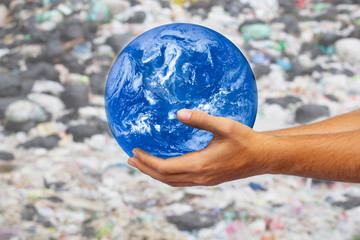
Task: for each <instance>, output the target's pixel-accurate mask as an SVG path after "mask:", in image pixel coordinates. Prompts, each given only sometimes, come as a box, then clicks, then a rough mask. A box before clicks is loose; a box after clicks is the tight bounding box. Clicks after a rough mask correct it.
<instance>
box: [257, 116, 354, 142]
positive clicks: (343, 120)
mask: <svg viewBox="0 0 360 240" xmlns="http://www.w3.org/2000/svg"><path fill="white" fill-rule="evenodd" d="M358 129H360V110H355V111H353V112H350V113H346V114H343V115H339V116H336V117H333V118H330V119H327V120H324V121H321V122H318V123H313V124H309V125H303V126H299V127H293V128H287V129H281V130H276V131H268V132H264V133H268V134H272V135H278V136H283V135H306V134H327V133H338V132H346V131H353V130H358Z"/></svg>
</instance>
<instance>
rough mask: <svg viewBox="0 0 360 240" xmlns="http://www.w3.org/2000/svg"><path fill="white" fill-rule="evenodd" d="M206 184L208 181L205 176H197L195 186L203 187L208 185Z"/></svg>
mask: <svg viewBox="0 0 360 240" xmlns="http://www.w3.org/2000/svg"><path fill="white" fill-rule="evenodd" d="M208 182H209V179H208V177H206V176H199V177H197V178H196V179H195V183H196V184H199V185H203V186H205V185H206V184H208Z"/></svg>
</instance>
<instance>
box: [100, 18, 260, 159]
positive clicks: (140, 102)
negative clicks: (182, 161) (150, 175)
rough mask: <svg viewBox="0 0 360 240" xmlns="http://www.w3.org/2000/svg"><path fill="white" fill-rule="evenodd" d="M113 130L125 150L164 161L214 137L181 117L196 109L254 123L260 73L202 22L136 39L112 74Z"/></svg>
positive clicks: (108, 94) (108, 104)
mask: <svg viewBox="0 0 360 240" xmlns="http://www.w3.org/2000/svg"><path fill="white" fill-rule="evenodd" d="M105 108H106V114H107V118H108V123H109V127H110V129H111V131H112V133H113V135H114V137H115V139H116V140H117V142H118V143H119V145H120V146H121V147H122V149H123V150H124V151H125V152H126V153H127V154H128V155H129V156H133V154H132V150H133V149H134V148H141V149H143V150H145V151H147V152H149V153H150V154H153V155H155V156H157V157H160V158H169V157H174V156H180V155H183V154H185V153H188V152H193V151H198V150H201V149H204V148H205V147H206V146H207V145H208V144H209V142H210V141H211V139H212V138H213V134H212V133H210V132H207V131H204V130H199V129H195V128H192V127H189V126H187V125H185V124H183V123H181V122H179V121H178V120H177V118H176V113H177V111H179V110H180V109H183V108H187V109H194V110H200V111H204V112H207V113H209V114H211V115H214V116H222V117H227V118H231V119H234V120H236V121H239V122H240V123H243V124H245V125H247V126H249V127H252V126H253V124H254V121H255V117H256V112H257V88H256V82H255V78H254V74H253V72H252V70H251V68H250V66H249V63H248V62H247V60H246V58H245V57H244V55H243V54H242V53H241V52H240V50H239V49H238V48H237V47H236V46H235V45H234V44H233V43H232V42H231V41H230V40H228V39H227V38H225V37H224V36H223V35H221V34H220V33H218V32H215V31H213V30H211V29H209V28H206V27H203V26H199V25H194V24H185V23H177V24H169V25H164V26H160V27H157V28H154V29H151V30H149V31H147V32H145V33H143V34H142V35H140V36H138V37H137V38H135V39H134V40H133V41H132V42H131V43H129V44H128V45H127V46H126V48H124V50H123V51H122V52H121V53H120V55H119V56H118V58H117V59H116V61H115V62H114V64H113V66H112V68H111V70H110V72H109V76H108V79H107V83H106V91H105Z"/></svg>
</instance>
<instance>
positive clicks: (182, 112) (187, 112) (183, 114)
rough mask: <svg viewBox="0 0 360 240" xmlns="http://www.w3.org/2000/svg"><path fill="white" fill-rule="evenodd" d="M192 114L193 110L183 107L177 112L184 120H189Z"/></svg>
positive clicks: (180, 118)
mask: <svg viewBox="0 0 360 240" xmlns="http://www.w3.org/2000/svg"><path fill="white" fill-rule="evenodd" d="M191 114H192V112H191V110H187V109H181V110H180V111H178V112H177V115H178V118H179V120H183V121H189V120H190V117H191Z"/></svg>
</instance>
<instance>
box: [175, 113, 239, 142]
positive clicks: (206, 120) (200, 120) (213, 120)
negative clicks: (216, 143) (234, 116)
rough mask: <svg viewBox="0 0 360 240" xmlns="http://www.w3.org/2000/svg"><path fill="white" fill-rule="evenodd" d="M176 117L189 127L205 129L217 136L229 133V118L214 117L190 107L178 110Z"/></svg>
mask: <svg viewBox="0 0 360 240" xmlns="http://www.w3.org/2000/svg"><path fill="white" fill-rule="evenodd" d="M177 118H178V119H179V121H180V122H182V123H184V124H186V125H188V126H190V127H194V128H198V129H202V130H206V131H209V132H212V133H214V134H215V135H219V136H224V135H227V134H229V133H230V132H231V129H230V128H231V127H232V124H233V123H232V120H230V119H226V118H223V117H215V116H212V115H210V114H207V113H205V112H202V111H197V110H190V109H181V110H180V111H178V113H177Z"/></svg>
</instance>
